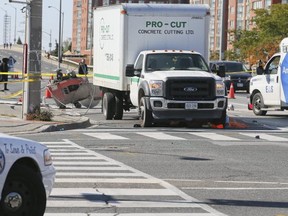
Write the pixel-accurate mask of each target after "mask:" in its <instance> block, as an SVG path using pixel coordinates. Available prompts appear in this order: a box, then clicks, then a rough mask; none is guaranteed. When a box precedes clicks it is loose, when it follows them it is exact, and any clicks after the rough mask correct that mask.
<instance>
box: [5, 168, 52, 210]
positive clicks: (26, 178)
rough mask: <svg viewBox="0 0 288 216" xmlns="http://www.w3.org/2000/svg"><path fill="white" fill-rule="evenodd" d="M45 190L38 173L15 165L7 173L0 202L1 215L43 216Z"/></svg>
mask: <svg viewBox="0 0 288 216" xmlns="http://www.w3.org/2000/svg"><path fill="white" fill-rule="evenodd" d="M45 208H46V192H45V188H44V185H43V182H42V177H41V176H40V174H39V173H36V172H35V171H34V170H32V169H31V168H29V167H27V166H22V165H17V166H15V167H14V168H13V169H12V170H11V171H10V173H9V175H8V177H7V179H6V182H5V185H4V188H3V191H2V199H1V202H0V215H1V216H16V215H17V216H18V215H27V216H28V215H29V216H43V215H44V213H45Z"/></svg>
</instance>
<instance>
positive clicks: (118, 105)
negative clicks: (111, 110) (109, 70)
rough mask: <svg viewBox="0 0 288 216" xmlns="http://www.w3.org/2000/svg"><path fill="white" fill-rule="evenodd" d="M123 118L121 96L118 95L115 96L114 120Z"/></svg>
mask: <svg viewBox="0 0 288 216" xmlns="http://www.w3.org/2000/svg"><path fill="white" fill-rule="evenodd" d="M122 118H123V96H122V94H120V93H116V95H115V115H114V119H115V120H121V119H122Z"/></svg>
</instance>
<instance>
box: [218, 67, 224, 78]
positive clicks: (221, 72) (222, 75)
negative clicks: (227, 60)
mask: <svg viewBox="0 0 288 216" xmlns="http://www.w3.org/2000/svg"><path fill="white" fill-rule="evenodd" d="M217 75H218V76H220V77H225V75H226V74H225V66H224V65H219V67H218V70H217Z"/></svg>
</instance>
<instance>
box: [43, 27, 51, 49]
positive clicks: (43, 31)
mask: <svg viewBox="0 0 288 216" xmlns="http://www.w3.org/2000/svg"><path fill="white" fill-rule="evenodd" d="M42 32H43V33H45V34H47V35H49V38H50V42H49V53H50V54H51V46H52V41H51V39H52V33H51V32H52V30H51V29H50V33H48V32H45V31H42Z"/></svg>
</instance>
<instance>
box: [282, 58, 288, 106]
mask: <svg viewBox="0 0 288 216" xmlns="http://www.w3.org/2000/svg"><path fill="white" fill-rule="evenodd" d="M281 82H282V83H281V84H282V88H283V95H284V98H285V101H284V102H285V103H288V54H287V53H286V54H285V57H284V59H283V61H282V65H281Z"/></svg>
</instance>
